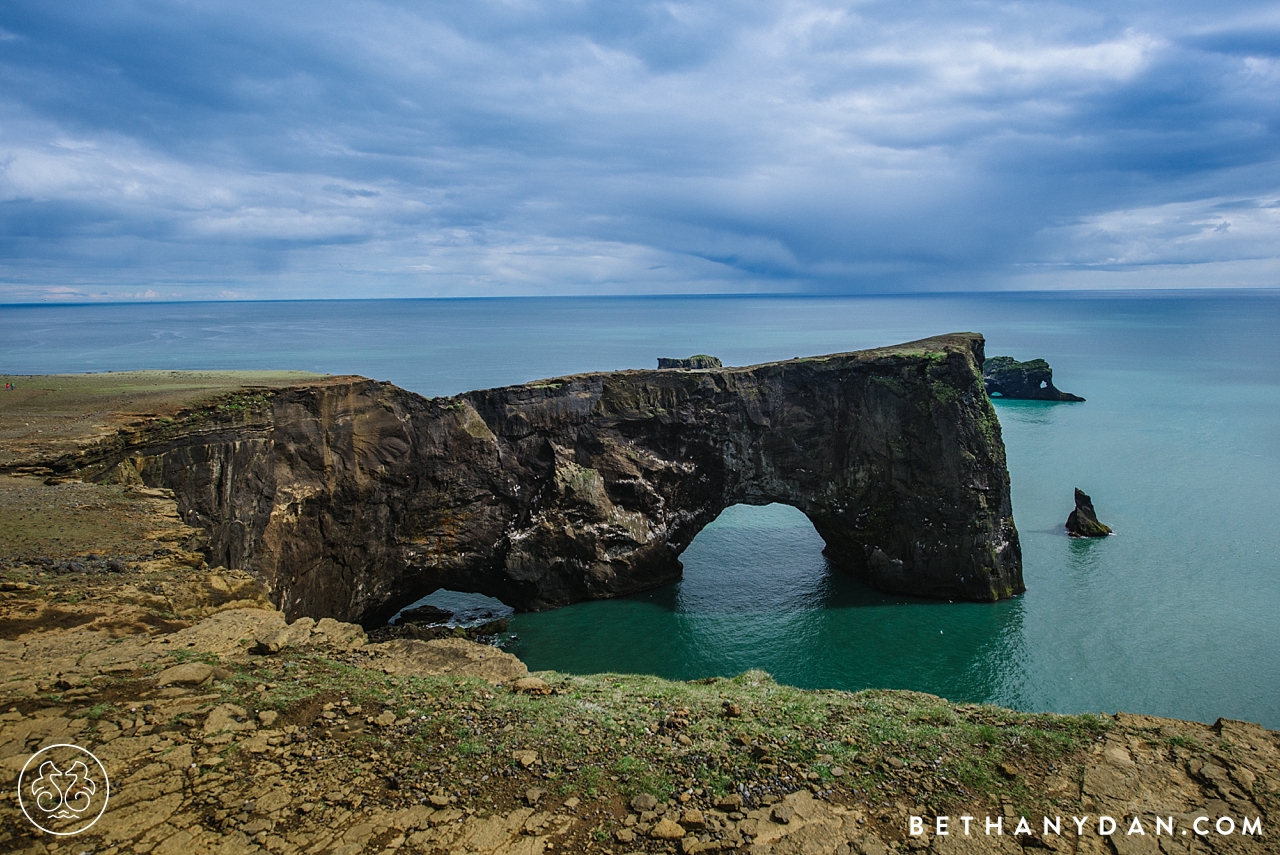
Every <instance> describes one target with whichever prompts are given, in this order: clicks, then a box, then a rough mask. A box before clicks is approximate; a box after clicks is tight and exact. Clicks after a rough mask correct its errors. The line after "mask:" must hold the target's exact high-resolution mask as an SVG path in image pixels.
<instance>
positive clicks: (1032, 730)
mask: <svg viewBox="0 0 1280 855" xmlns="http://www.w3.org/2000/svg"><path fill="white" fill-rule="evenodd" d="M0 379H3V381H4V382H16V383H17V385H18V389H17V390H16V392H12V391H10V392H6V393H4V394H5V395H13V396H14V397H12V398H0V435H2V436H3V439H4V449H5V450H4V454H5V455H6V456H5V458H4V459H3V460H2V461H0V466H2V467H3V469H4V471H5V474H4V475H3V476H0V515H2V517H3V519H4V521H5V522H4V528H3V531H2V532H0V711H2V712H0V765H3V766H4V767H5V769H6V770H7V773H8V774H9V775H10V776H11V778H12V779H16V776H17V773H18V771H19V770H20V769H21V768H22V765H23V764H24V763H25V762H26V759H27V758H28V757H29V756H30V755H31V753H32V752H34V751H36V750H38V749H39V748H41V747H43V746H45V745H50V744H55V743H59V742H74V743H76V744H79V745H82V746H83V747H85V748H88V749H89V750H91V751H93V752H95V753H96V754H97V755H98V756H99V757H100V758H101V759H102V760H103V762H104V764H105V765H106V766H107V768H108V770H109V772H110V774H111V776H112V797H111V802H110V804H109V806H108V809H107V810H106V812H105V813H104V815H103V817H102V819H101V820H100V821H99V822H98V823H97V824H95V825H94V826H93V828H91V829H90V830H88V831H86V832H84V833H83V834H81V835H78V836H77V837H75V838H74V839H73V840H72V842H71V844H70V848H73V849H74V851H92V852H96V853H115V852H155V853H171V852H173V853H176V852H192V851H201V852H203V851H209V852H226V853H233V852H271V853H277V852H278V853H295V852H305V853H315V855H323V853H343V855H347V853H357V852H366V851H369V852H373V851H403V852H415V853H417V852H421V853H439V852H450V853H454V852H457V853H495V855H496V853H541V852H602V853H603V852H610V853H619V854H620V853H629V852H680V853H694V852H716V851H725V852H734V851H742V852H753V853H758V855H766V853H779V855H782V853H789V854H790V853H805V855H810V853H812V855H818V853H850V852H853V853H863V855H871V853H877V855H878V853H884V852H887V851H890V850H906V851H926V852H934V853H966V852H975V853H976V852H1008V853H1017V852H1021V851H1023V849H1024V848H1025V847H1031V848H1044V849H1045V850H1046V851H1056V852H1081V853H1085V852H1094V853H1107V852H1114V853H1118V855H1128V853H1174V852H1177V853H1183V852H1186V853H1190V852H1199V851H1207V852H1274V851H1280V849H1278V848H1277V845H1276V841H1275V835H1276V825H1275V823H1276V821H1277V820H1280V735H1278V734H1276V733H1275V732H1272V731H1268V730H1266V729H1264V728H1261V727H1259V726H1257V725H1252V724H1247V723H1243V722H1235V721H1229V720H1220V721H1218V722H1216V723H1215V724H1213V725H1207V724H1200V723H1195V722H1185V721H1175V720H1171V719H1159V718H1152V717H1147V716H1142V715H1129V714H1125V713H1120V714H1117V715H1115V716H1101V715H1087V716H1058V715H1051V714H1037V715H1030V714H1026V713H1020V712H1016V711H1012V710H1005V709H1000V708H996V707H990V706H978V705H969V704H953V703H950V702H948V701H946V700H944V699H942V698H937V697H934V696H930V695H922V694H917V693H911V692H892V691H864V692H856V693H850V692H838V691H801V690H798V689H793V688H790V687H786V686H781V685H778V684H776V683H775V682H774V681H773V680H772V679H771V678H769V676H768V675H766V674H763V673H761V672H748V673H746V674H743V675H740V676H738V677H735V678H732V679H709V680H700V681H693V682H689V683H680V682H671V681H664V680H660V679H657V678H653V677H647V676H639V675H618V674H599V675H567V674H559V673H552V672H542V673H538V674H534V675H529V674H527V673H526V672H525V669H524V666H523V665H522V664H521V663H519V661H518V660H515V658H514V657H511V656H509V654H505V653H502V652H501V651H498V650H495V649H493V648H485V647H483V646H481V645H472V644H470V643H469V642H465V641H462V640H460V639H459V640H442V641H441V642H414V643H407V642H400V643H392V644H390V645H376V644H369V643H368V642H367V641H366V638H365V636H364V633H363V631H362V630H361V629H360V628H359V627H357V626H355V625H353V624H347V623H340V622H338V621H334V620H332V619H328V620H321V621H319V622H316V621H314V620H312V619H311V618H308V617H301V618H298V619H296V620H294V621H293V622H292V623H290V622H288V621H287V620H286V618H285V616H284V615H283V614H282V613H280V612H279V611H277V610H276V609H275V608H274V606H273V605H272V602H271V598H270V592H269V591H268V590H267V589H266V588H265V587H264V586H263V585H262V583H261V582H260V580H258V579H257V578H255V577H253V576H251V575H249V574H247V573H244V572H242V571H238V570H233V569H227V568H225V567H209V566H207V565H206V561H205V555H204V552H203V551H202V549H203V547H204V546H205V545H206V544H205V541H204V533H203V532H202V531H201V530H199V529H198V528H193V527H191V526H189V525H187V524H186V523H185V522H184V521H183V519H182V518H181V517H180V515H179V512H178V507H177V503H176V501H175V499H174V496H173V494H172V493H171V492H169V491H167V490H164V489H157V488H153V487H147V486H144V485H141V484H137V483H132V484H130V483H116V484H95V483H87V482H84V481H80V480H76V479H69V478H65V477H58V476H56V475H55V474H54V473H53V471H52V470H51V469H49V467H48V466H46V465H44V462H47V461H48V460H50V459H52V458H55V457H60V456H63V455H65V454H67V453H69V452H71V451H74V450H75V449H77V448H83V447H87V446H91V445H95V444H99V443H101V442H102V441H103V439H104V438H109V437H111V436H113V435H114V434H116V433H118V432H120V431H131V430H138V429H142V428H145V427H146V425H148V424H150V423H151V422H153V421H155V420H163V419H166V418H167V419H174V418H177V417H178V416H180V415H181V413H183V412H185V411H190V410H192V409H193V408H203V407H218V406H234V403H232V404H228V402H235V401H239V400H244V399H245V397H246V396H251V395H253V394H255V393H256V390H260V389H264V388H279V387H280V386H284V385H287V384H289V383H292V382H297V381H299V380H304V381H305V380H309V379H315V378H314V377H312V378H307V377H302V376H299V375H271V376H264V375H253V376H246V375H237V374H231V373H219V374H212V373H211V374H203V373H187V372H140V373H132V374H131V375H125V374H119V375H89V376H86V377H83V378H67V377H65V376H60V377H24V378H12V377H4V378H0ZM35 393H39V394H35ZM42 461H43V462H42ZM3 798H4V800H3V801H0V817H2V818H3V826H0V849H3V850H5V851H18V852H32V853H35V852H41V853H43V852H51V851H55V846H56V845H57V841H55V840H54V839H53V838H51V837H50V836H48V835H41V834H39V833H38V832H36V831H35V830H34V829H33V828H32V827H31V826H30V825H29V824H28V823H27V822H26V820H25V819H24V817H23V815H22V813H21V811H20V809H19V806H18V804H17V801H16V799H15V798H14V792H13V788H12V787H7V788H6V792H5V793H4V794H3ZM943 815H945V816H950V817H959V816H961V815H971V816H975V817H979V818H980V819H979V822H981V821H982V820H981V818H985V817H990V818H991V819H992V820H993V821H994V820H995V818H997V817H999V818H1000V820H1001V823H1002V825H1001V827H1002V833H1001V834H1000V835H996V836H987V835H975V836H971V837H965V836H963V835H961V834H959V833H958V831H959V829H958V827H957V825H958V823H957V821H955V820H953V822H952V824H951V833H949V834H948V835H945V836H942V835H938V834H933V833H925V834H921V835H917V836H912V835H911V834H910V833H909V830H910V822H909V820H910V817H912V816H920V817H923V818H924V819H925V822H924V827H925V828H927V829H931V830H932V829H934V828H935V825H934V822H933V819H934V817H936V816H943ZM1101 815H1108V816H1112V817H1114V818H1115V820H1116V821H1117V824H1118V825H1119V829H1120V833H1119V834H1113V835H1111V836H1106V837H1104V836H1100V835H1098V834H1097V833H1096V820H1097V818H1098V817H1099V816H1101ZM1045 816H1048V817H1051V818H1052V817H1055V816H1061V817H1062V818H1063V819H1064V824H1063V828H1062V833H1061V834H1045V833H1044V831H1043V826H1042V823H1041V818H1042V817H1045ZM1086 816H1087V817H1089V823H1088V825H1087V826H1086V828H1085V832H1084V833H1083V834H1077V833H1076V832H1075V830H1074V827H1073V825H1072V822H1071V819H1070V818H1071V817H1086ZM1199 816H1206V817H1209V818H1210V819H1211V820H1216V819H1218V818H1219V817H1224V816H1228V817H1233V818H1234V823H1235V828H1236V831H1237V833H1235V834H1229V835H1219V834H1217V833H1216V832H1214V833H1210V834H1209V835H1207V836H1200V835H1198V834H1196V833H1195V831H1194V830H1192V829H1193V828H1194V825H1193V824H1194V822H1195V819H1196V818H1197V817H1199ZM1021 817H1026V818H1028V820H1029V825H1030V826H1031V827H1032V829H1033V834H1032V835H1022V836H1015V835H1014V834H1013V830H1014V828H1015V827H1016V825H1017V822H1018V820H1019V818H1021ZM1156 817H1173V818H1174V819H1175V820H1176V823H1177V824H1176V829H1177V832H1181V831H1190V833H1189V834H1181V833H1177V832H1175V833H1174V834H1172V835H1165V836H1162V837H1159V838H1157V837H1156V836H1155V835H1154V831H1155V822H1154V820H1155V818H1156ZM1134 818H1137V819H1139V822H1140V825H1141V826H1142V827H1143V828H1144V830H1145V833H1144V834H1143V835H1132V834H1126V833H1124V832H1125V831H1126V830H1127V829H1130V828H1131V827H1132V820H1133V819H1134ZM1255 818H1256V819H1257V820H1258V821H1259V822H1260V828H1261V831H1262V833H1261V835H1260V836H1253V835H1249V836H1246V835H1242V834H1240V833H1238V832H1239V830H1240V826H1241V824H1242V822H1243V821H1244V820H1246V819H1250V820H1252V819H1255ZM1201 827H1204V826H1203V825H1202V826H1201ZM66 848H68V847H67V846H65V845H64V846H59V847H58V850H62V849H66Z"/></svg>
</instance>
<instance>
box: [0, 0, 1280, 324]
mask: <svg viewBox="0 0 1280 855" xmlns="http://www.w3.org/2000/svg"><path fill="white" fill-rule="evenodd" d="M1278 33H1280V19H1277V16H1276V15H1275V13H1274V10H1273V9H1272V8H1271V7H1270V6H1268V5H1267V4H1262V3H1249V2H1239V3H1229V4H1227V6H1226V7H1223V6H1221V4H1220V5H1219V6H1217V7H1215V8H1214V9H1213V10H1212V11H1211V12H1210V11H1207V10H1206V9H1205V8H1204V7H1202V6H1201V5H1192V4H1190V3H1184V2H1172V3H1168V4H1161V5H1160V6H1159V7H1158V8H1157V7H1152V6H1149V5H1147V4H1137V3H1120V4H1115V3H1108V4H1102V3H1100V2H1088V3H1086V2H1075V3H1062V2H1060V3H1034V4H1033V3H1029V2H1011V3H1005V4H1001V5H999V6H993V5H991V4H986V3H976V2H952V3H929V2H921V3H909V4H903V3H881V2H848V3H834V2H830V3H828V2H810V0H791V1H790V2H785V0H784V2H781V3H778V2H768V3H766V2H754V0H720V2H715V3H712V2H685V3H670V2H664V3H656V2H630V3H628V2H612V3H604V2H596V0H574V2H570V0H507V1H506V2H504V1H503V0H470V2H467V3H462V2H441V3H435V4H427V5H423V4H411V3H402V2H371V0H367V1H366V2H363V3H359V4H351V3H337V2H328V3H326V2H318V3H309V4H300V3H291V2H280V3H273V4H261V3H234V2H229V3H218V4H213V3H185V2H184V3H178V2H156V3H151V4H146V5H145V6H139V5H132V4H130V5H120V4H92V3H77V2H67V3H59V4H47V3H45V4H41V3H34V2H14V3H11V4H7V5H6V7H5V9H4V10H3V11H0V39H3V40H4V44H5V50H4V51H3V52H0V299H30V298H31V296H30V295H32V294H37V295H38V294H41V293H44V291H42V289H46V290H48V293H50V294H54V293H55V292H54V291H53V290H49V289H63V290H60V291H57V292H56V293H58V294H65V293H68V292H67V291H66V289H71V290H72V291H74V292H76V293H81V292H82V293H84V294H86V295H89V296H88V297H86V298H94V297H95V296H96V295H102V294H106V295H114V296H121V297H123V295H126V294H128V295H137V294H144V295H145V294H146V293H147V292H148V290H151V291H154V292H155V293H157V294H160V295H162V296H165V297H166V298H168V297H169V296H170V295H175V294H176V295H180V296H187V297H218V296H219V295H221V294H223V293H227V292H234V293H237V294H244V295H252V296H280V297H292V296H319V297H329V296H361V295H368V296H392V295H398V296H411V295H435V294H441V295H445V294H448V295H457V294H504V293H534V294H550V293H633V292H645V293H649V292H662V293H672V292H682V291H690V292H705V291H819V292H842V291H860V290H895V289H897V290H927V289H935V288H951V287H957V286H960V287H974V288H1005V287H1020V286H1021V285H1024V284H1025V283H1027V282H1029V281H1034V282H1035V283H1036V285H1037V287H1075V286H1078V285H1079V284H1080V283H1083V282H1097V281H1098V279H1097V274H1098V272H1099V271H1101V270H1103V269H1104V268H1105V270H1107V271H1108V272H1110V273H1114V274H1117V276H1116V277H1115V278H1114V279H1108V280H1107V281H1109V282H1110V281H1131V282H1138V281H1141V282H1146V281H1147V280H1146V279H1144V278H1143V276H1142V275H1138V274H1139V273H1140V272H1141V271H1149V270H1150V269H1152V266H1153V265H1157V266H1158V265H1172V266H1178V265H1181V266H1183V267H1185V268H1186V269H1187V270H1188V271H1193V272H1194V271H1195V270H1197V269H1202V270H1203V269H1204V268H1203V267H1202V265H1206V264H1228V265H1230V264H1236V263H1241V264H1246V265H1254V268H1251V269H1255V270H1256V271H1265V270H1268V269H1272V268H1269V267H1268V266H1267V265H1268V264H1269V262H1268V259H1272V258H1274V256H1275V252H1276V251H1275V250H1274V249H1271V247H1276V246H1280V242H1277V240H1276V238H1278V237H1280V223H1277V221H1276V218H1275V217H1274V216H1272V214H1271V213H1268V212H1273V211H1274V199H1275V198H1277V197H1278V196H1280V169H1278V168H1277V157H1278V156H1277V152H1280V147H1278V146H1277V139H1276V128H1277V127H1280V123H1277V118H1280V117H1278V115H1277V113H1278V112H1280V103H1278V102H1277V101H1276V99H1275V97H1274V92H1275V91H1276V86H1277V83H1280V81H1278V80H1277V77H1280V53H1278V52H1277V49H1276V47H1277V45H1278V44H1280V42H1278V41H1277V37H1276V35H1277V34H1278ZM1223 206H1228V207H1230V206H1235V207H1234V208H1231V210H1235V211H1249V212H1252V213H1249V214H1247V215H1246V214H1233V215H1232V216H1231V217H1226V218H1225V219H1222V220H1221V222H1228V221H1229V222H1230V225H1229V226H1227V228H1226V230H1225V231H1216V229H1218V228H1219V225H1220V223H1219V221H1218V220H1215V219H1214V217H1215V216H1216V214H1214V213H1213V212H1214V211H1218V210H1226V208H1223ZM1259 265H1261V266H1260V267H1259ZM1125 270H1131V271H1133V272H1134V273H1135V276H1134V277H1129V278H1128V279H1126V278H1125V277H1124V276H1123V275H1120V274H1122V273H1123V272H1124V271H1125ZM1029 271H1033V273H1029ZM1193 272H1192V273H1188V274H1187V276H1185V277H1181V278H1178V277H1175V278H1178V279H1179V281H1183V280H1184V279H1185V280H1187V281H1192V280H1194V278H1195V277H1194V273H1193ZM1267 275H1269V274H1266V273H1256V275H1254V274H1251V276H1252V277H1253V278H1249V281H1250V282H1251V283H1254V284H1268V283H1267V281H1266V276H1267ZM1029 277H1030V278H1029ZM1246 278H1248V277H1246ZM1237 279H1239V277H1237ZM1165 281H1167V277H1166V280H1165ZM1204 284H1211V283H1204ZM1270 284H1280V282H1271V283H1270ZM77 289H78V290H77Z"/></svg>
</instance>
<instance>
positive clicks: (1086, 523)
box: [1067, 487, 1111, 537]
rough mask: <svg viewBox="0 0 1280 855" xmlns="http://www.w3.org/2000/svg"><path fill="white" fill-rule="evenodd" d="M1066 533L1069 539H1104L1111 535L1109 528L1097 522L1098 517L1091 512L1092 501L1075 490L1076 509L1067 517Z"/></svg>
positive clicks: (1081, 492) (1084, 494)
mask: <svg viewBox="0 0 1280 855" xmlns="http://www.w3.org/2000/svg"><path fill="white" fill-rule="evenodd" d="M1067 533H1068V534H1069V535H1070V536H1071V537H1106V536H1107V535H1109V534H1111V526H1108V525H1104V524H1102V523H1100V522H1098V515H1097V513H1095V512H1094V510H1093V499H1091V498H1089V496H1088V495H1087V494H1086V493H1085V492H1084V491H1082V490H1081V489H1080V488H1079V487H1077V488H1076V508H1075V510H1074V511H1072V512H1071V516H1069V517H1067Z"/></svg>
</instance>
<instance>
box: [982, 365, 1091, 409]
mask: <svg viewBox="0 0 1280 855" xmlns="http://www.w3.org/2000/svg"><path fill="white" fill-rule="evenodd" d="M982 382H983V384H985V385H986V387H987V394H988V395H991V396H996V395H999V396H1000V397H1002V398H1023V399H1027V400H1032V401H1083V400H1084V398H1081V397H1080V396H1079V395H1072V394H1071V393H1070V392H1063V391H1061V390H1060V389H1058V388H1056V387H1055V386H1054V385H1053V369H1052V368H1050V367H1049V363H1047V362H1045V361H1044V360H1043V359H1032V360H1029V361H1027V362H1019V361H1018V360H1016V359H1014V358H1013V357H1012V356H993V357H991V358H990V359H988V360H987V361H985V362H983V363H982Z"/></svg>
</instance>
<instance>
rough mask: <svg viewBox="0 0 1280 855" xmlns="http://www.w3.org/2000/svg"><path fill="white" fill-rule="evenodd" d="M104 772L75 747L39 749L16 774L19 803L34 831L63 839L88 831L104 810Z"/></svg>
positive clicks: (107, 789) (106, 783)
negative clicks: (35, 829)
mask: <svg viewBox="0 0 1280 855" xmlns="http://www.w3.org/2000/svg"><path fill="white" fill-rule="evenodd" d="M110 793H111V784H110V782H109V781H108V780H107V770H106V768H105V767H104V766H103V765H102V762H101V761H100V760H98V758H97V757H94V756H93V754H92V753H91V752H89V751H86V750H85V749H83V748H81V747H80V746H78V745H50V746H49V747H48V748H41V749H40V750H39V751H37V752H36V753H35V754H32V755H31V759H29V760H27V765H25V766H23V767H22V773H21V774H20V775H18V804H19V805H20V806H21V807H22V812H23V814H25V815H26V817H27V819H28V820H29V821H30V822H31V824H32V825H34V826H35V827H36V828H38V829H40V830H41V831H43V832H45V833H47V834H56V835H58V836H59V837H66V836H69V835H72V834H79V833H80V832H82V831H84V830H86V829H87V828H89V826H91V825H93V824H94V823H95V822H97V821H98V817H100V816H102V812H103V811H105V810H106V809H107V797H108V796H109V795H110Z"/></svg>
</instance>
